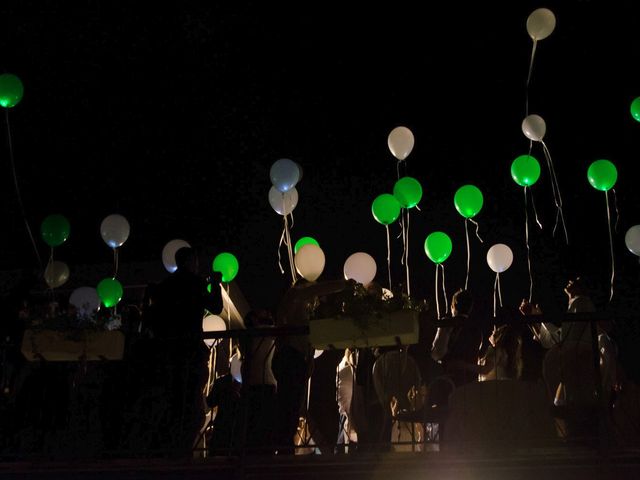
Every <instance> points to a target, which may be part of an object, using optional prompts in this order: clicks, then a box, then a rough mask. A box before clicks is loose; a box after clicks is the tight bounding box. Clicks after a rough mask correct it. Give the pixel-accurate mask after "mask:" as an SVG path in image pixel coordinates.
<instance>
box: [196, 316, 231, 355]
mask: <svg viewBox="0 0 640 480" xmlns="http://www.w3.org/2000/svg"><path fill="white" fill-rule="evenodd" d="M226 329H227V324H226V322H225V321H224V320H223V319H222V318H221V317H219V316H218V315H207V316H206V317H204V318H203V319H202V331H203V332H223V331H225V330H226ZM214 341H215V339H214V338H205V340H204V343H206V344H207V347H210V346H211V345H213V342H214Z"/></svg>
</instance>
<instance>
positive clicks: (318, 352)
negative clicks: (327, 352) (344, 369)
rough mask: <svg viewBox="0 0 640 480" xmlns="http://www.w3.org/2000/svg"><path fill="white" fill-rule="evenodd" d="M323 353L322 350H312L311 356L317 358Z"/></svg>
mask: <svg viewBox="0 0 640 480" xmlns="http://www.w3.org/2000/svg"><path fill="white" fill-rule="evenodd" d="M323 353H324V350H316V351H315V352H313V358H318V357H319V356H320V355H322V354H323Z"/></svg>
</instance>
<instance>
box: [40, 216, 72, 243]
mask: <svg viewBox="0 0 640 480" xmlns="http://www.w3.org/2000/svg"><path fill="white" fill-rule="evenodd" d="M70 231H71V225H69V220H67V219H66V217H65V216H64V215H59V214H56V215H49V216H48V217H47V218H45V219H44V220H43V221H42V225H40V234H41V235H42V239H43V240H44V241H45V243H46V244H47V245H49V246H50V247H57V246H59V245H62V244H63V243H64V242H65V241H66V240H67V238H69V232H70Z"/></svg>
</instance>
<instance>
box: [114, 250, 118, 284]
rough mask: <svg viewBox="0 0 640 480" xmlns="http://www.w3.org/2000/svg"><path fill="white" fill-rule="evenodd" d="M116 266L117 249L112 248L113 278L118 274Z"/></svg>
mask: <svg viewBox="0 0 640 480" xmlns="http://www.w3.org/2000/svg"><path fill="white" fill-rule="evenodd" d="M118 266H119V257H118V249H117V248H114V249H113V278H116V276H117V275H118Z"/></svg>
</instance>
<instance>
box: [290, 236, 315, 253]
mask: <svg viewBox="0 0 640 480" xmlns="http://www.w3.org/2000/svg"><path fill="white" fill-rule="evenodd" d="M309 244H311V245H317V246H318V247H319V246H320V244H319V243H318V241H317V240H316V239H315V238H313V237H302V238H301V239H300V240H298V241H297V242H296V244H295V245H294V246H293V253H294V254H296V253H298V250H300V249H301V248H302V247H303V246H305V245H309Z"/></svg>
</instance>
